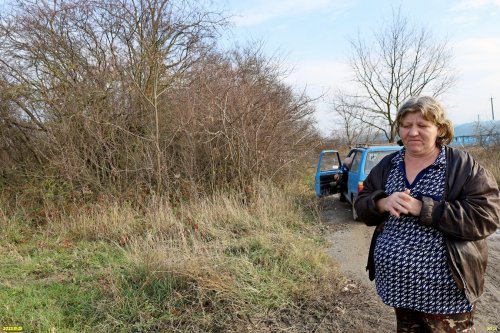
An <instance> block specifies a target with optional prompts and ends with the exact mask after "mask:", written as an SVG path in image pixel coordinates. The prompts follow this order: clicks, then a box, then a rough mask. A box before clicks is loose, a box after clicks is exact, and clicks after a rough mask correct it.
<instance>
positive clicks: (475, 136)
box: [451, 120, 500, 146]
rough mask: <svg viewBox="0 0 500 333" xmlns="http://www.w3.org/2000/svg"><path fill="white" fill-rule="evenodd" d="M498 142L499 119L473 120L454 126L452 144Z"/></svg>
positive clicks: (499, 133)
mask: <svg viewBox="0 0 500 333" xmlns="http://www.w3.org/2000/svg"><path fill="white" fill-rule="evenodd" d="M494 144H500V120H488V121H475V122H471V123H466V124H461V125H457V126H455V128H454V137H453V141H452V142H451V145H452V146H471V145H494Z"/></svg>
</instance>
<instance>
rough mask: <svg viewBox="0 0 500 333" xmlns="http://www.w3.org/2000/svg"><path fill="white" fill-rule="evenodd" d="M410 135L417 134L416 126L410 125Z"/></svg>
mask: <svg viewBox="0 0 500 333" xmlns="http://www.w3.org/2000/svg"><path fill="white" fill-rule="evenodd" d="M409 134H410V135H413V136H414V135H418V129H417V128H416V127H411V128H410V133H409Z"/></svg>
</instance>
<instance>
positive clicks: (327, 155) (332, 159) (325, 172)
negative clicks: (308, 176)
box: [314, 150, 342, 198]
mask: <svg viewBox="0 0 500 333" xmlns="http://www.w3.org/2000/svg"><path fill="white" fill-rule="evenodd" d="M341 176H342V170H341V162H340V155H339V152H338V151H336V150H323V151H322V152H321V153H320V155H319V159H318V165H317V167H316V175H315V177H314V190H315V192H316V196H317V197H318V198H319V197H323V196H327V195H331V194H335V193H338V192H339V184H340V177H341Z"/></svg>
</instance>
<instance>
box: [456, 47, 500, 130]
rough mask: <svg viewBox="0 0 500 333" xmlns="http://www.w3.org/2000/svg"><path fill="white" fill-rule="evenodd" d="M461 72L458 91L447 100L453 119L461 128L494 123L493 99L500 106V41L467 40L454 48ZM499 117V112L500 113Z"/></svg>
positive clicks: (457, 86)
mask: <svg viewBox="0 0 500 333" xmlns="http://www.w3.org/2000/svg"><path fill="white" fill-rule="evenodd" d="M453 47H454V51H455V62H456V65H457V67H458V70H459V72H460V73H459V80H458V82H457V85H456V87H455V88H454V89H453V90H452V91H450V93H449V94H447V96H448V97H449V99H450V100H453V103H452V104H451V105H450V109H449V111H450V112H449V115H450V117H451V118H452V120H453V121H454V122H455V123H457V124H459V123H464V122H469V121H475V120H477V117H478V116H479V117H480V118H481V119H482V120H487V119H491V105H490V98H491V97H493V98H494V104H495V105H496V109H497V110H498V109H499V108H498V105H500V80H499V79H498V78H499V77H500V62H499V61H498V59H500V38H477V39H464V40H461V41H459V42H456V43H454V44H453ZM497 114H498V111H497Z"/></svg>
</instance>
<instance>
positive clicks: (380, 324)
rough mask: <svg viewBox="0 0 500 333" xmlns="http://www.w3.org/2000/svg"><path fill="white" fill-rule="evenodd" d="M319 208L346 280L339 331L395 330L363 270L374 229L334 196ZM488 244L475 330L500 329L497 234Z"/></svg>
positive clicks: (389, 313) (499, 247)
mask: <svg viewBox="0 0 500 333" xmlns="http://www.w3.org/2000/svg"><path fill="white" fill-rule="evenodd" d="M320 209H321V216H322V220H323V222H324V223H325V224H326V225H327V226H328V229H329V231H328V237H329V240H330V241H331V244H332V245H331V249H330V251H331V255H332V256H333V258H334V259H335V260H336V261H337V262H338V265H339V267H340V270H341V272H342V273H343V274H344V275H345V276H346V278H347V279H348V283H347V284H346V287H345V288H344V289H345V292H344V293H342V294H341V298H340V299H338V302H339V304H341V307H342V308H343V310H344V311H345V313H346V314H348V317H349V321H346V322H344V323H343V325H344V326H343V327H341V328H340V329H339V332H395V331H396V329H395V328H396V327H395V317H394V311H393V309H392V308H391V307H389V306H386V305H385V304H383V303H382V302H381V301H380V299H379V297H378V295H377V293H376V291H375V285H374V283H373V282H371V281H370V280H369V279H368V274H367V272H366V270H365V267H366V259H367V256H368V248H369V245H370V239H371V235H372V232H373V228H372V227H367V226H365V225H364V224H363V223H361V222H355V221H353V220H352V212H351V206H350V205H349V204H347V203H343V202H340V201H339V198H338V196H337V195H334V196H329V197H326V198H323V199H321V201H320ZM488 245H489V262H488V269H487V271H486V278H485V279H486V283H485V292H484V294H483V295H482V297H481V299H480V300H479V301H478V303H477V308H476V315H475V326H476V332H478V333H482V332H491V331H499V332H500V233H498V232H497V233H496V234H493V235H492V236H490V237H489V238H488Z"/></svg>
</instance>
